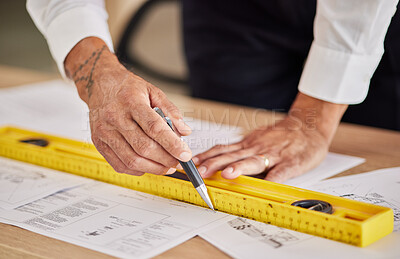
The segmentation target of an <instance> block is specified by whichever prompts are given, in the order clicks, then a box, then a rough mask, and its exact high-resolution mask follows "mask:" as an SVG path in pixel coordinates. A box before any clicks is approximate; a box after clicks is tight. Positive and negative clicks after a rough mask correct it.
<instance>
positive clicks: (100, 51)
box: [64, 37, 122, 103]
mask: <svg viewBox="0 0 400 259" xmlns="http://www.w3.org/2000/svg"><path fill="white" fill-rule="evenodd" d="M121 67H122V65H121V64H120V63H119V61H118V59H117V57H116V56H115V55H114V54H113V53H112V52H111V51H110V50H109V49H108V47H107V45H106V44H105V43H104V42H103V41H102V40H101V39H99V38H95V37H88V38H85V39H83V40H81V41H80V42H79V43H77V44H76V45H75V46H74V48H73V49H72V50H71V51H70V52H69V54H68V56H67V57H66V59H65V61H64V68H65V73H66V75H67V77H68V78H70V79H71V80H73V81H74V83H75V85H76V87H77V90H78V93H79V96H80V97H81V98H82V100H84V101H85V102H86V103H88V100H89V98H90V96H91V93H92V90H93V85H94V84H95V82H99V81H100V80H98V78H99V77H100V76H101V75H102V74H103V71H105V70H110V69H111V68H114V69H115V68H117V69H120V68H121Z"/></svg>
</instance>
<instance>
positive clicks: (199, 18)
mask: <svg viewBox="0 0 400 259" xmlns="http://www.w3.org/2000/svg"><path fill="white" fill-rule="evenodd" d="M182 2H183V8H182V10H183V30H184V45H185V53H186V58H187V63H188V67H189V84H190V86H191V89H192V95H193V96H194V97H200V98H207V99H212V100H217V101H222V102H229V103H235V104H241V105H247V106H252V107H258V108H265V109H272V110H278V111H288V109H289V108H290V105H291V104H292V102H293V100H294V98H295V97H296V94H297V92H298V91H297V86H298V83H299V79H300V76H301V73H302V70H303V66H304V62H305V60H306V58H307V55H308V51H309V49H310V46H311V43H312V40H313V22H314V16H315V9H316V3H315V1H314V0H268V1H266V0H217V1H215V0H183V1H182ZM343 121H347V122H353V123H358V124H363V125H370V126H376V127H382V128H388V129H396V130H400V17H399V14H398V12H397V13H396V15H395V16H394V17H393V19H392V23H391V25H390V27H389V30H388V33H387V36H386V39H385V54H384V56H383V58H382V60H381V62H380V64H379V67H378V68H377V70H376V72H375V74H374V76H373V78H372V80H371V85H370V90H369V94H368V97H367V98H366V100H365V101H364V102H363V103H362V104H358V105H351V106H350V107H349V108H348V110H347V112H346V113H345V115H344V117H343Z"/></svg>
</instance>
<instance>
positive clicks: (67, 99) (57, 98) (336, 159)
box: [0, 80, 364, 187]
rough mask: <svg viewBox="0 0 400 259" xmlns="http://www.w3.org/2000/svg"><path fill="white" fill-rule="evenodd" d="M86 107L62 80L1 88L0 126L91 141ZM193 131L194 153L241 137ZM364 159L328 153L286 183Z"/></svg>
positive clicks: (201, 127)
mask: <svg viewBox="0 0 400 259" xmlns="http://www.w3.org/2000/svg"><path fill="white" fill-rule="evenodd" d="M88 114H89V112H88V108H87V106H86V104H85V103H84V102H83V101H82V100H81V99H80V98H79V96H78V94H77V92H76V89H75V88H74V87H73V86H71V85H69V84H67V83H65V82H64V81H62V80H55V81H49V82H42V83H36V84H32V85H26V86H19V87H13V88H9V89H1V90H0V126H2V125H7V124H8V125H16V126H19V127H23V128H26V129H31V130H36V131H41V132H45V133H49V134H55V135H58V136H63V137H68V138H73V139H78V140H82V141H87V142H91V140H90V127H89V119H88ZM185 121H186V122H187V123H188V124H189V126H191V127H192V129H193V133H192V134H191V135H190V136H188V137H185V141H186V142H187V143H188V145H189V147H190V148H191V149H192V151H193V154H198V153H200V152H204V151H206V150H207V149H209V148H211V147H212V146H214V145H215V144H232V143H235V142H237V141H239V140H240V139H241V129H240V128H236V127H231V126H228V125H223V124H217V123H210V122H207V121H202V120H197V119H193V118H186V119H185ZM363 162H364V159H362V158H357V157H352V156H345V155H340V154H333V153H329V154H328V156H327V157H326V159H325V160H324V161H323V162H322V163H321V164H320V165H319V166H318V167H317V168H315V169H313V170H311V171H310V172H308V173H306V174H304V175H302V176H299V177H296V178H294V179H291V180H289V181H287V182H286V183H285V184H289V185H293V186H298V187H307V186H310V185H312V184H314V183H316V182H318V181H320V180H322V179H325V178H328V177H331V176H333V175H335V174H338V173H340V172H343V171H345V170H347V169H350V168H351V167H354V166H356V165H359V164H361V163H363Z"/></svg>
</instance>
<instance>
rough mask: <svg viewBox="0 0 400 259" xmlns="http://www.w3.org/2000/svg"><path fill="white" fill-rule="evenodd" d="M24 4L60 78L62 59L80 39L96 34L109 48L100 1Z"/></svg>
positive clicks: (40, 0) (35, 0) (57, 0)
mask: <svg viewBox="0 0 400 259" xmlns="http://www.w3.org/2000/svg"><path fill="white" fill-rule="evenodd" d="M26 7H27V10H28V12H29V14H30V16H31V17H32V20H33V21H34V23H35V24H36V26H37V27H38V29H39V30H40V31H41V32H42V34H43V35H44V36H45V38H46V39H47V43H48V45H49V48H50V52H51V54H52V55H53V58H54V60H55V61H56V63H57V66H58V69H59V71H60V73H61V75H62V76H63V77H64V78H65V70H64V60H65V58H66V57H67V55H68V53H69V52H70V51H71V49H72V48H73V47H74V46H75V45H76V44H77V43H78V42H79V41H81V40H82V39H84V38H87V37H92V36H93V37H98V38H100V39H102V40H103V41H104V42H105V43H106V44H107V46H108V48H109V49H110V50H111V51H113V44H112V40H111V36H110V32H109V30H108V24H107V18H108V15H107V12H106V10H105V6H104V0H68V1H66V0H27V3H26Z"/></svg>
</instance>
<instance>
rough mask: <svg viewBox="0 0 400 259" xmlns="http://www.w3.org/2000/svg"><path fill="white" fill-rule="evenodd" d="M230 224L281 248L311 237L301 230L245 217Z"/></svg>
mask: <svg viewBox="0 0 400 259" xmlns="http://www.w3.org/2000/svg"><path fill="white" fill-rule="evenodd" d="M228 224H229V226H230V227H232V228H234V229H236V230H238V231H240V232H241V233H243V234H245V235H247V236H249V237H251V238H253V239H255V240H257V241H259V242H263V243H265V244H267V245H269V246H271V247H273V248H280V247H282V246H284V245H290V244H295V243H298V242H301V241H303V240H305V239H309V238H311V237H310V236H308V235H305V234H302V233H299V232H295V231H291V230H288V229H285V228H280V227H277V226H273V225H268V224H264V223H261V222H257V221H253V220H248V219H245V218H236V219H234V220H231V221H229V222H228Z"/></svg>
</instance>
